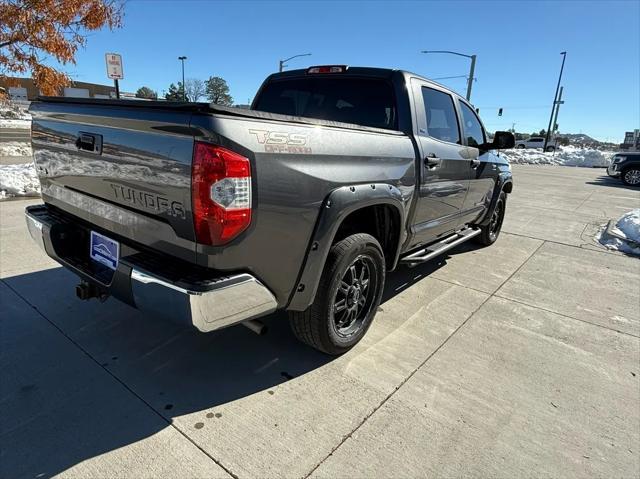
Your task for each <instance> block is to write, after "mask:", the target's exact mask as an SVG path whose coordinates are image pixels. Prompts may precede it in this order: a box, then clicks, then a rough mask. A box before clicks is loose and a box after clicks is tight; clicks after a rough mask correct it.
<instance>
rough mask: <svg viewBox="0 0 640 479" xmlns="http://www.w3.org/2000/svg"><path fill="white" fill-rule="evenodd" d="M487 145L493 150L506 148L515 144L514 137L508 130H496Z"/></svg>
mask: <svg viewBox="0 0 640 479" xmlns="http://www.w3.org/2000/svg"><path fill="white" fill-rule="evenodd" d="M489 145H490V148H491V149H493V150H507V149H509V148H513V147H514V146H516V137H515V136H513V133H511V132H510V131H496V134H495V135H493V142H492V143H489Z"/></svg>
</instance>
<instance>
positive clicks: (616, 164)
mask: <svg viewBox="0 0 640 479" xmlns="http://www.w3.org/2000/svg"><path fill="white" fill-rule="evenodd" d="M607 173H608V174H609V176H613V177H614V178H620V179H621V180H622V182H623V183H624V184H625V185H628V186H640V151H625V152H622V153H616V154H615V155H613V158H612V159H611V164H610V165H609V168H607Z"/></svg>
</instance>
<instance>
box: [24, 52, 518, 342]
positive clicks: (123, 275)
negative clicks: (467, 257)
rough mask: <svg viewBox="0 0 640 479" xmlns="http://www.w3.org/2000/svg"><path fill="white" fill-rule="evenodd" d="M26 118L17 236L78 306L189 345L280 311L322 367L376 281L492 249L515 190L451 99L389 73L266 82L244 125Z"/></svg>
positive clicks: (67, 112) (183, 109)
mask: <svg viewBox="0 0 640 479" xmlns="http://www.w3.org/2000/svg"><path fill="white" fill-rule="evenodd" d="M30 112H31V114H32V116H33V123H32V142H33V149H34V161H35V167H36V170H37V174H38V176H39V179H40V183H41V185H42V199H43V202H44V203H43V204H41V205H35V206H29V207H27V209H26V220H27V225H28V229H29V232H30V234H31V236H32V237H33V239H34V240H35V241H36V242H37V243H38V244H39V246H40V247H41V248H42V249H43V250H44V251H45V253H46V254H47V255H49V256H50V257H51V258H53V259H54V260H56V261H57V262H59V263H60V264H61V265H63V266H64V267H65V268H67V269H69V270H70V271H72V272H73V273H75V274H76V275H77V276H78V277H79V279H80V281H79V284H78V286H77V287H76V294H77V295H78V297H79V298H81V299H90V298H98V299H100V300H105V299H106V298H108V297H110V296H112V297H114V298H117V299H119V300H121V301H123V302H125V303H127V304H129V305H131V306H133V307H135V308H138V309H139V310H141V311H143V312H145V313H146V314H149V315H153V317H158V318H160V317H163V318H168V319H172V320H174V321H180V322H183V323H185V324H187V325H190V326H193V327H195V328H197V329H198V330H199V331H202V332H209V331H213V330H217V329H220V328H223V327H227V326H230V325H234V324H240V323H243V324H245V325H249V326H250V327H252V328H256V327H258V326H259V324H260V322H259V320H257V318H260V317H261V316H264V315H267V314H269V313H272V312H274V311H276V310H286V311H287V312H288V315H289V321H290V323H291V327H292V330H293V333H294V334H295V336H296V337H297V338H299V339H300V340H302V341H303V342H305V343H307V344H308V345H310V346H312V347H314V348H317V349H318V350H320V351H323V352H325V353H327V354H333V355H336V354H341V353H344V352H346V351H348V350H349V349H350V348H352V347H353V346H354V345H355V344H356V343H357V342H358V341H359V340H360V339H361V338H362V337H363V335H364V334H365V332H366V331H367V329H368V328H369V326H370V325H371V322H372V320H373V318H374V316H375V314H376V311H377V309H378V305H379V303H380V300H381V295H382V292H383V288H384V282H385V274H386V273H387V272H388V271H391V270H393V269H394V268H396V267H398V265H399V264H408V265H415V264H418V263H422V262H424V261H428V260H430V259H431V258H433V257H434V256H436V255H439V254H441V253H443V252H445V251H447V250H449V249H450V248H453V247H455V246H456V245H458V244H460V243H463V242H465V241H468V240H471V239H473V240H475V241H477V242H479V243H480V244H481V245H490V244H492V243H494V242H495V241H496V239H497V237H498V234H499V233H500V228H501V226H502V221H503V218H504V215H505V207H506V201H507V194H508V193H510V192H511V190H512V187H513V186H512V185H513V183H512V175H511V169H510V167H509V164H508V162H507V161H506V160H505V158H504V157H501V156H500V155H499V151H498V150H500V149H504V148H511V147H513V146H514V138H513V135H512V134H511V133H509V132H496V133H495V135H494V136H493V140H492V142H488V141H487V134H486V131H485V128H484V126H483V124H482V122H481V121H480V119H479V117H478V115H477V114H476V111H475V110H474V108H473V106H472V105H470V104H469V103H468V102H467V101H466V100H465V99H464V98H462V97H460V96H459V95H457V94H456V93H454V92H452V91H450V90H448V89H447V88H445V87H443V86H441V85H439V84H437V83H434V82H432V81H429V80H428V79H426V78H423V77H421V76H419V75H416V74H413V73H409V72H406V71H400V70H391V69H380V68H357V67H347V66H344V65H329V66H317V67H311V68H308V69H302V70H292V71H288V72H283V73H277V74H273V75H271V76H269V77H268V78H267V79H266V80H265V81H264V83H263V84H262V86H261V87H260V90H259V91H258V93H257V95H256V97H255V100H254V102H253V104H252V107H251V109H250V110H244V109H236V108H228V107H222V106H218V105H215V104H205V103H179V102H175V103H174V102H163V101H155V102H154V101H151V102H150V101H131V100H127V101H119V100H101V99H72V98H59V97H41V98H40V99H39V100H38V101H35V102H33V103H32V104H31V107H30ZM487 268H489V269H490V268H491V265H490V264H488V265H487ZM44 291H46V289H45V290H44ZM45 294H46V293H45Z"/></svg>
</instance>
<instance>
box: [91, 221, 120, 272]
mask: <svg viewBox="0 0 640 479" xmlns="http://www.w3.org/2000/svg"><path fill="white" fill-rule="evenodd" d="M89 257H90V258H91V259H92V260H93V261H97V262H98V263H100V264H103V265H104V266H106V267H107V268H109V269H112V270H114V271H115V270H116V269H118V263H119V261H120V243H119V242H118V241H116V240H113V239H111V238H109V237H107V236H105V235H103V234H100V233H98V232H96V231H91V236H90V240H89Z"/></svg>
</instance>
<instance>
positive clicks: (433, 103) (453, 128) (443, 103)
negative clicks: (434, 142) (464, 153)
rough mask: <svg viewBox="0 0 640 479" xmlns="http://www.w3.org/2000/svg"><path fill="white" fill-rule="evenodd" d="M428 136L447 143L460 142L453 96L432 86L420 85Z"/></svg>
mask: <svg viewBox="0 0 640 479" xmlns="http://www.w3.org/2000/svg"><path fill="white" fill-rule="evenodd" d="M422 99H423V101H424V111H425V113H426V115H427V131H428V132H429V136H431V137H433V138H437V139H438V140H442V141H448V142H449V143H458V142H460V129H459V128H458V118H457V116H456V109H455V107H454V106H453V98H451V95H447V94H446V93H444V92H441V91H438V90H434V89H433V88H427V87H425V86H423V87H422Z"/></svg>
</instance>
